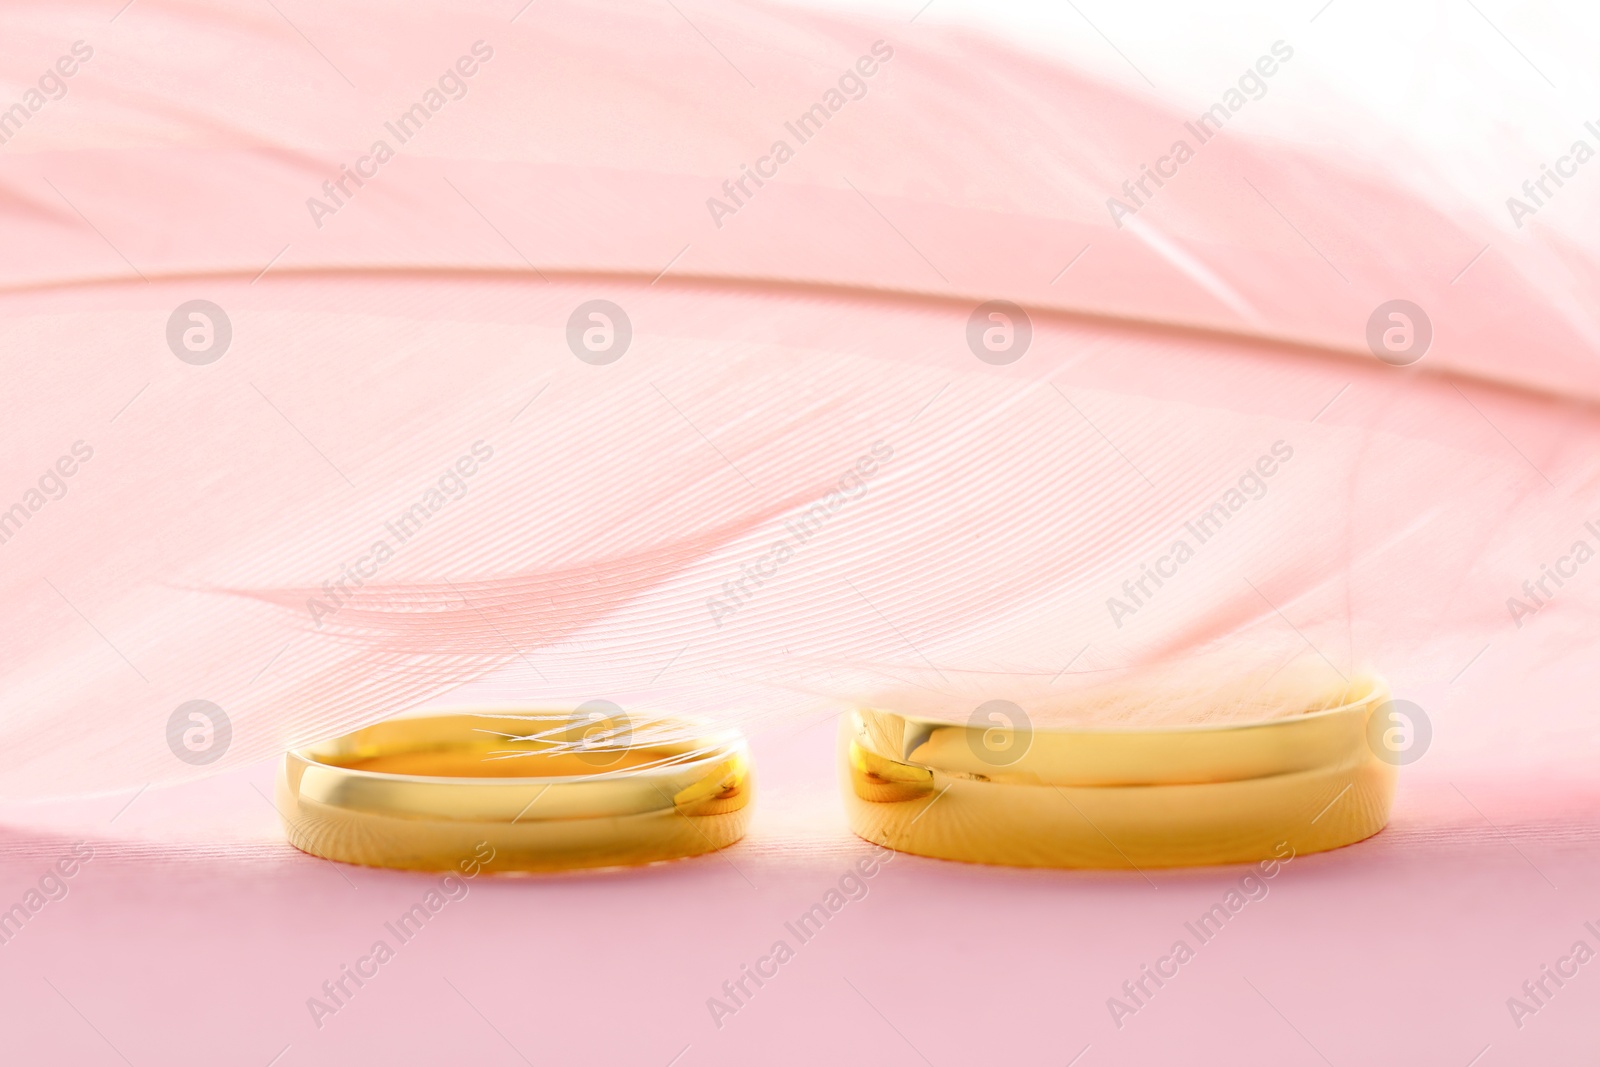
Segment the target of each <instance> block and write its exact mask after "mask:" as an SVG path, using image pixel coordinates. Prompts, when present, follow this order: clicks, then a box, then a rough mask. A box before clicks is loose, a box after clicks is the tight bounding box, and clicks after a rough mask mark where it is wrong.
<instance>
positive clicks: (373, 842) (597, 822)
mask: <svg viewBox="0 0 1600 1067" xmlns="http://www.w3.org/2000/svg"><path fill="white" fill-rule="evenodd" d="M612 707H615V705H612ZM582 710H583V709H579V711H580V712H581V711H582ZM619 710H620V709H619ZM597 737H598V739H599V740H598V742H597V741H596V738H597ZM753 788H754V786H753V782H752V780H751V775H750V764H749V757H748V753H747V750H746V746H745V741H744V738H743V736H742V735H740V734H739V733H738V732H737V731H724V732H720V733H712V734H707V735H705V736H690V735H689V732H688V731H687V729H686V728H685V726H684V724H682V723H676V722H673V721H671V720H664V719H659V718H658V719H651V720H648V721H644V720H640V719H638V718H635V719H634V720H633V724H631V725H630V724H629V721H628V720H627V719H625V718H621V717H620V716H618V717H615V718H613V719H611V720H609V721H606V722H603V723H601V724H600V725H599V726H597V725H596V721H595V718H594V717H593V716H590V715H584V714H580V713H575V712H560V711H499V710H496V711H492V712H491V711H484V712H469V713H457V714H444V715H431V716H419V717H415V718H400V719H392V720H390V721H388V722H383V723H379V724H377V725H375V726H369V727H367V728H365V729H362V730H357V731H355V732H354V733H351V734H347V735H345V736H343V737H337V738H334V739H332V740H329V741H325V742H323V743H321V744H317V745H312V746H309V747H307V748H303V749H299V750H297V751H292V752H290V753H289V754H288V755H287V756H286V757H285V759H284V766H283V775H282V776H281V777H280V779H279V781H278V798H279V805H278V806H279V809H280V811H281V812H282V814H283V818H284V823H285V825H286V826H287V828H288V834H289V841H290V843H291V844H293V845H294V846H295V847H296V848H298V849H300V850H301V851H303V852H309V853H311V854H312V855H313V856H321V857H324V858H325V859H331V860H340V861H343V862H345V863H359V864H365V865H367V866H373V867H399V868H405V869H410V870H449V869H454V868H456V867H457V866H458V865H459V864H461V863H462V862H463V861H469V860H471V859H472V858H473V857H474V856H478V855H480V852H479V849H480V847H481V846H482V845H484V844H487V845H488V846H489V847H490V848H492V849H493V855H494V859H493V861H492V862H490V863H487V864H486V865H485V866H486V868H487V869H488V870H490V871H511V870H516V871H549V870H564V869H570V868H581V867H613V866H623V865H632V864H641V863H654V862H657V861H660V860H669V859H677V858H680V857H684V856H693V855H698V854H700V853H704V852H711V851H713V850H715V849H719V848H723V847H725V846H727V845H731V844H732V843H733V842H735V841H737V840H739V838H741V837H743V836H744V832H745V827H746V824H747V823H748V821H749V816H750V801H751V799H752V796H753Z"/></svg>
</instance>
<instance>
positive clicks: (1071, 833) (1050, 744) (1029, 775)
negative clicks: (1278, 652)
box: [839, 678, 1397, 870]
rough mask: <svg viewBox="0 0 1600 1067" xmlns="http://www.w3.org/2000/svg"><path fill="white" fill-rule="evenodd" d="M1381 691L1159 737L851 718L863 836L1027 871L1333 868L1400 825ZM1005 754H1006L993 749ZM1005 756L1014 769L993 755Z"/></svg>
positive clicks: (1359, 685)
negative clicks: (1295, 857)
mask: <svg viewBox="0 0 1600 1067" xmlns="http://www.w3.org/2000/svg"><path fill="white" fill-rule="evenodd" d="M1388 701H1389V694H1388V688H1387V686H1386V685H1385V684H1384V683H1383V682H1382V681H1381V680H1378V679H1372V678H1368V679H1361V680H1359V681H1355V682H1352V683H1351V684H1350V685H1348V686H1347V687H1345V688H1344V689H1343V690H1342V691H1341V692H1339V693H1337V694H1334V695H1333V696H1332V697H1331V699H1330V700H1329V701H1328V704H1329V705H1331V706H1328V707H1326V708H1325V710H1319V711H1313V712H1310V713H1307V714H1301V715H1294V716H1289V717H1286V718H1281V719H1272V720H1268V721H1265V722H1256V723H1247V724H1235V725H1203V726H1183V727H1170V728H1161V729H1041V728H1023V729H1008V728H1005V727H1001V728H996V727H994V726H985V725H981V724H965V723H952V722H945V721H940V720H937V719H930V718H923V717H919V716H909V715H898V714H895V713H893V712H890V711H884V710H879V709H871V708H868V709H860V710H856V711H853V712H850V713H847V714H846V715H844V716H843V717H842V719H841V726H840V736H839V754H840V772H841V778H842V785H843V792H844V800H845V807H846V809H847V813H848V816H849V821H850V828H851V829H852V830H853V831H854V832H855V833H856V834H857V835H858V836H860V837H862V838H865V839H866V840H868V841H871V842H874V843H876V844H879V845H883V846H885V847H887V848H892V849H896V850H898V851H901V852H910V853H915V854H917V855H922V856H933V857H937V858H940V859H950V860H965V861H968V862H972V863H992V864H1004V865H1008V866H1018V867H1092V868H1122V869H1124V870H1127V869H1130V868H1134V869H1142V868H1146V867H1179V866H1193V865H1202V864H1221V863H1243V862H1250V861H1254V860H1262V859H1270V858H1273V857H1274V856H1278V857H1281V855H1282V851H1281V850H1282V848H1283V846H1284V844H1285V843H1287V844H1288V846H1289V847H1291V848H1293V849H1294V851H1295V852H1296V853H1307V852H1321V851H1324V850H1327V849H1332V848H1339V847H1341V846H1343V845H1348V844H1352V843H1354V842H1356V841H1360V840H1363V839H1364V838H1367V837H1371V836H1372V835H1373V834H1375V833H1377V832H1378V831H1379V830H1381V829H1383V827H1384V825H1385V824H1386V823H1387V822H1388V818H1389V808H1390V804H1391V803H1392V801H1393V799H1394V786H1395V780H1396V777H1397V770H1396V767H1395V765H1394V762H1393V761H1392V760H1387V759H1384V758H1382V756H1381V755H1380V752H1381V749H1380V748H1379V747H1377V746H1375V745H1374V743H1373V741H1372V737H1373V727H1374V716H1375V714H1376V713H1377V712H1378V711H1379V710H1380V709H1381V708H1385V707H1386V706H1387V705H1388ZM997 741H998V744H997V743H996V742H997ZM996 751H999V752H1001V753H1004V755H995V754H994V753H995V752H996Z"/></svg>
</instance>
